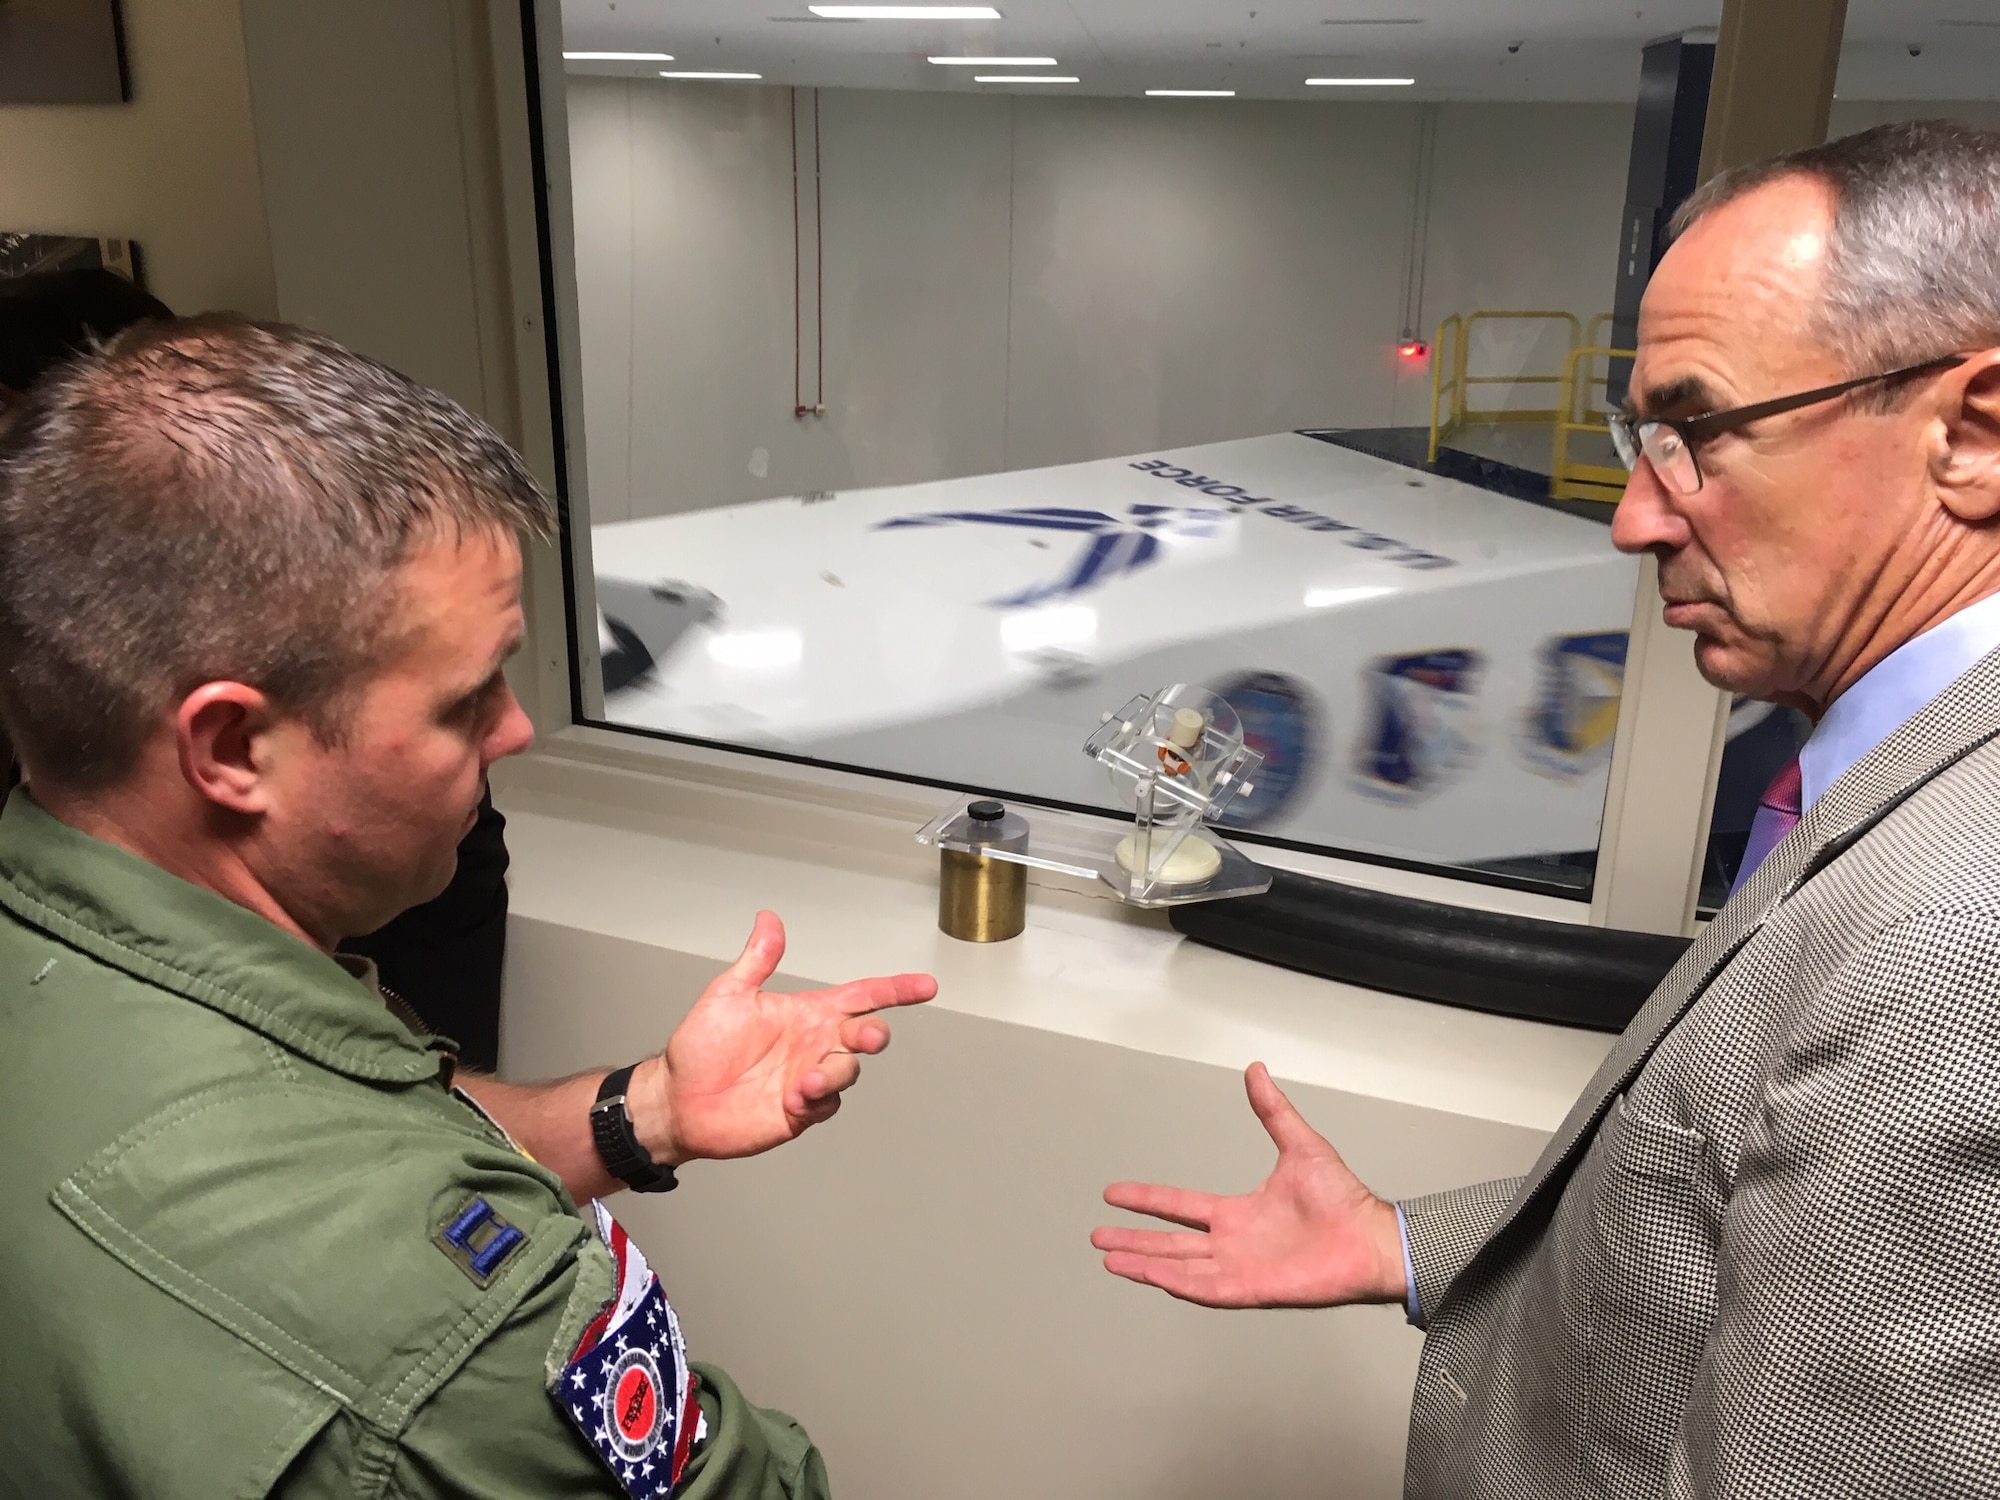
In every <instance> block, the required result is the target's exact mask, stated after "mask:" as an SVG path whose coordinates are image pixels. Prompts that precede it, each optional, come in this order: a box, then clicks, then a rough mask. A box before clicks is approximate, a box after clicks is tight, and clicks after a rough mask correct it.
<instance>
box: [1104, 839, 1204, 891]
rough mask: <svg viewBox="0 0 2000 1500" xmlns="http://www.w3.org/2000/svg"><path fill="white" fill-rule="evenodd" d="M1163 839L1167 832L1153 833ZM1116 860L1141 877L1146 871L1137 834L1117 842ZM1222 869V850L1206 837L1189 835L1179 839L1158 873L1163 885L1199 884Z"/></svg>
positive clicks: (1141, 846) (1143, 849) (1142, 847)
mask: <svg viewBox="0 0 2000 1500" xmlns="http://www.w3.org/2000/svg"><path fill="white" fill-rule="evenodd" d="M1154 837H1155V838H1160V839H1164V838H1165V837H1166V835H1164V834H1155V835H1154ZM1114 852H1115V853H1116V855H1117V858H1118V863H1119V864H1121V865H1123V866H1124V867H1125V868H1126V870H1128V871H1129V872H1131V873H1132V874H1134V875H1137V876H1139V877H1140V878H1141V879H1143V878H1144V877H1145V874H1146V851H1145V847H1144V845H1143V844H1142V843H1141V841H1140V838H1139V835H1138V834H1136V833H1128V834H1126V835H1125V837H1124V838H1122V839H1120V840H1119V841H1118V848H1117V849H1116V850H1115V851H1114ZM1221 868H1222V851H1221V850H1219V849H1217V848H1216V847H1215V845H1213V844H1211V843H1210V842H1209V841H1208V840H1207V839H1204V838H1197V837H1195V836H1194V835H1193V834H1189V835H1188V836H1187V837H1186V838H1184V839H1182V840H1181V841H1180V846H1179V847H1178V848H1176V849H1175V850H1174V852H1173V853H1172V854H1169V855H1168V856H1167V864H1166V868H1165V869H1163V870H1161V871H1160V873H1159V877H1158V878H1159V880H1160V882H1161V883H1162V884H1163V885H1200V884H1201V883H1202V882H1203V881H1205V880H1213V879H1214V878H1215V873H1216V871H1218V870H1220V869H1221Z"/></svg>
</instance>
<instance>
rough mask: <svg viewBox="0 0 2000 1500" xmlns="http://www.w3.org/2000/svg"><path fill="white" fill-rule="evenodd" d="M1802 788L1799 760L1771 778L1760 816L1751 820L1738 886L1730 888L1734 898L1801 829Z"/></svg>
mask: <svg viewBox="0 0 2000 1500" xmlns="http://www.w3.org/2000/svg"><path fill="white" fill-rule="evenodd" d="M1802 794H1803V786H1802V783H1801V782H1800V780H1799V758H1798V757H1797V756H1796V755H1795V756H1793V757H1792V758H1791V759H1790V760H1788V761H1786V762H1785V765H1784V769H1783V770H1781V771H1779V772H1778V774H1777V775H1776V776H1773V777H1772V778H1771V784H1770V785H1769V786H1767V787H1765V788H1764V795H1763V796H1761V797H1759V798H1758V799H1757V816H1756V817H1754V818H1752V819H1751V820H1750V842H1749V843H1747V844H1746V845H1744V846H1743V863H1742V864H1741V865H1739V866H1738V867H1737V870H1736V883H1735V884H1734V885H1732V886H1731V887H1730V888H1729V894H1730V895H1732V896H1733V895H1735V894H1736V893H1737V892H1738V891H1740V890H1742V889H1743V882H1744V881H1746V880H1748V879H1749V878H1750V877H1751V876H1752V875H1753V874H1755V873H1756V870H1757V866H1759V865H1761V864H1762V863H1764V860H1765V858H1766V857H1767V856H1769V854H1770V852H1771V851H1772V850H1773V849H1775V848H1777V847H1778V845H1779V844H1781V843H1783V842H1784V840H1785V835H1786V834H1788V833H1790V832H1791V831H1792V829H1793V828H1795V827H1796V826H1797V825H1798V821H1799V814H1800V812H1801V811H1802V809H1801V808H1800V806H1799V802H1800V798H1801V796H1802Z"/></svg>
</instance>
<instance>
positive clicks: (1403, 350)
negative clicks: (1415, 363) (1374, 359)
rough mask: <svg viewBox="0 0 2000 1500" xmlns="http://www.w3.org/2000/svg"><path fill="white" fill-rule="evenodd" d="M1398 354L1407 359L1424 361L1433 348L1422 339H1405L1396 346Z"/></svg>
mask: <svg viewBox="0 0 2000 1500" xmlns="http://www.w3.org/2000/svg"><path fill="white" fill-rule="evenodd" d="M1396 352H1397V353H1398V354H1400V355H1402V356H1403V358H1405V359H1423V358H1425V357H1426V356H1428V355H1429V354H1430V352H1431V346H1430V345H1429V344H1426V343H1425V342H1424V341H1423V340H1422V339H1404V340H1403V342H1402V343H1400V344H1398V345H1397V346H1396Z"/></svg>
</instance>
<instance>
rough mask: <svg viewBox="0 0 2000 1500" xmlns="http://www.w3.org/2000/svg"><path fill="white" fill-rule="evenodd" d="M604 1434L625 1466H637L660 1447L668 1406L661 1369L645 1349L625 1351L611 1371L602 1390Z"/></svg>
mask: <svg viewBox="0 0 2000 1500" xmlns="http://www.w3.org/2000/svg"><path fill="white" fill-rule="evenodd" d="M604 1403H605V1412H604V1417H605V1421H604V1430H605V1432H606V1434H607V1435H608V1436H609V1437H610V1439H611V1446H612V1447H613V1448H615V1449H616V1450H617V1452H618V1456H619V1457H620V1458H622V1459H624V1460H625V1461H626V1462H627V1463H638V1462H639V1461H640V1460H641V1459H644V1458H646V1457H648V1456H649V1455H650V1454H651V1453H652V1451H653V1450H654V1449H655V1448H657V1447H659V1446H660V1433H661V1431H662V1430H663V1429H664V1428H665V1427H666V1425H667V1403H666V1397H665V1394H664V1392H663V1391H662V1390H661V1388H660V1367H659V1365H658V1363H657V1362H656V1361H655V1360H654V1359H653V1356H652V1355H651V1354H650V1353H649V1352H647V1351H646V1350H644V1349H638V1348H634V1349H627V1350H626V1351H625V1352H624V1353H623V1354H621V1355H620V1356H619V1357H618V1362H617V1363H616V1364H614V1365H613V1366H612V1367H611V1378H610V1380H609V1381H607V1382H606V1384H605V1387H604Z"/></svg>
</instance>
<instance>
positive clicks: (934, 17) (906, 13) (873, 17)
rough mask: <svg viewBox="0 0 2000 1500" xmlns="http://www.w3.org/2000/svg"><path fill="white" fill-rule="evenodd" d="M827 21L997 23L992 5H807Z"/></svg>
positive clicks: (998, 13) (997, 15)
mask: <svg viewBox="0 0 2000 1500" xmlns="http://www.w3.org/2000/svg"><path fill="white" fill-rule="evenodd" d="M806 9H807V10H809V11H811V12H812V13H813V14H814V15H816V16H819V17H820V18H822V19H823V20H828V21H997V20H999V19H1000V12H999V11H997V10H995V9H994V8H993V7H992V6H990V5H808V6H807V7H806Z"/></svg>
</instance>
